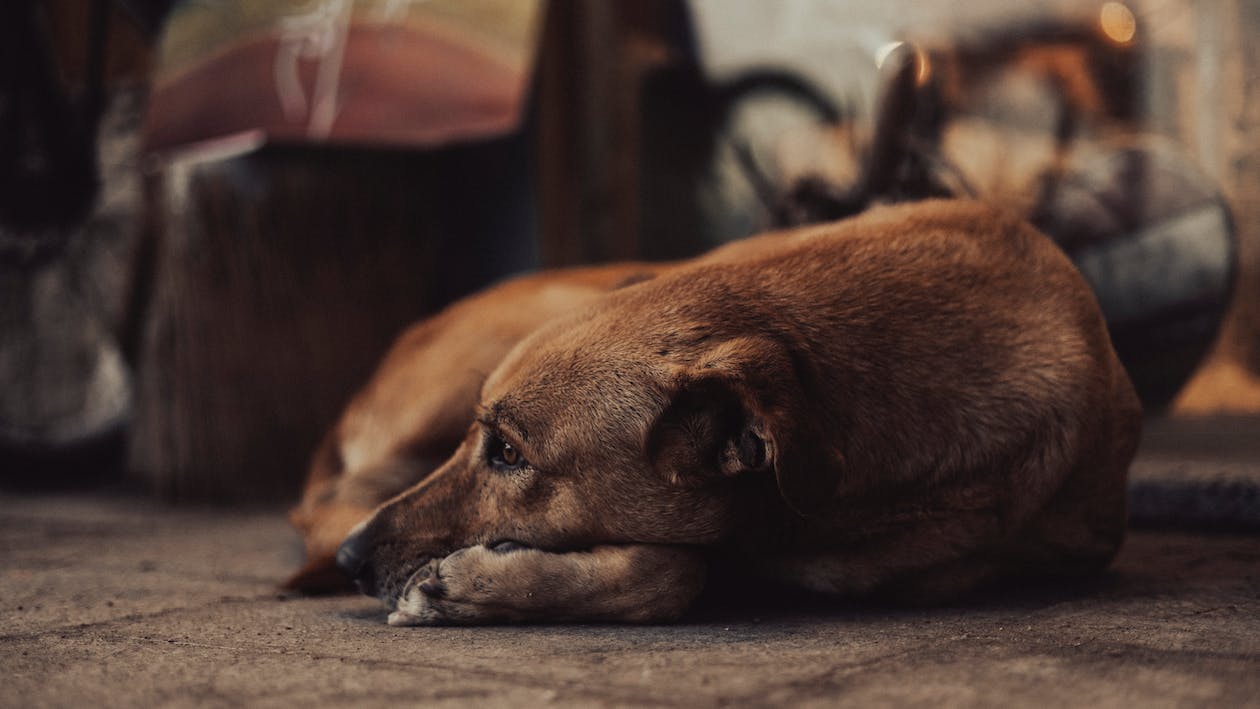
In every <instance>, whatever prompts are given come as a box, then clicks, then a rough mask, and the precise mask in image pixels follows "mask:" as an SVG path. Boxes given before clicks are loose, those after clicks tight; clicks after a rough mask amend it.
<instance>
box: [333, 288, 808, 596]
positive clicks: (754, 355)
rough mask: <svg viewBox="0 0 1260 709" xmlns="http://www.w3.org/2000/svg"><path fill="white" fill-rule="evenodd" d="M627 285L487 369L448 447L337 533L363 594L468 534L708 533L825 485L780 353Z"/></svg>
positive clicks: (561, 540) (713, 536) (559, 542)
mask: <svg viewBox="0 0 1260 709" xmlns="http://www.w3.org/2000/svg"><path fill="white" fill-rule="evenodd" d="M635 297H638V295H637V294H627V296H626V298H621V299H617V300H618V302H613V303H609V304H607V307H604V308H601V309H600V310H598V311H593V312H589V313H586V314H583V315H582V316H578V317H576V318H570V319H566V320H563V321H560V322H556V323H553V324H551V325H549V326H547V327H545V328H544V329H542V330H541V331H539V332H537V333H535V334H534V335H532V336H531V337H530V338H529V339H527V340H526V341H524V342H523V343H521V345H520V346H518V347H517V348H516V349H515V350H514V351H513V352H512V353H511V354H510V355H509V356H508V357H507V358H506V359H505V360H504V361H503V362H502V363H501V365H500V366H499V367H498V368H497V369H496V370H495V371H494V372H492V373H491V374H490V376H489V378H488V379H487V381H486V382H485V385H484V387H483V389H482V397H481V403H480V405H479V406H478V410H477V417H476V421H475V422H474V423H473V425H472V426H471V427H470V428H469V429H468V431H467V434H466V436H465V438H464V440H463V442H462V444H461V445H460V446H459V448H458V450H457V451H456V453H455V454H454V456H453V457H452V458H451V459H450V460H449V461H447V463H446V464H445V465H444V466H442V467H441V468H440V469H439V470H438V471H436V472H435V473H434V474H433V475H432V476H430V477H429V478H428V479H426V480H424V481H423V482H422V483H420V484H419V485H417V486H415V487H413V488H411V489H410V490H408V491H406V492H404V493H402V494H401V495H399V496H398V497H396V498H394V499H393V500H391V501H389V502H388V503H386V504H385V505H383V506H382V507H381V508H380V509H378V510H377V512H376V514H375V515H374V516H373V517H372V518H371V519H370V520H368V521H367V522H366V523H365V524H364V525H363V526H362V527H361V528H360V529H359V530H357V531H356V533H354V534H353V535H352V536H351V537H350V538H349V539H347V541H346V542H345V544H343V546H342V548H341V552H340V555H339V557H340V558H339V561H340V562H341V563H342V565H343V567H344V568H347V570H348V571H350V572H351V573H353V574H354V575H355V576H357V578H358V580H359V583H360V586H361V587H362V588H363V590H364V591H365V592H367V593H369V594H371V595H376V596H378V597H380V598H381V599H382V600H384V601H385V602H386V603H388V604H392V603H394V602H395V601H396V599H397V598H398V597H399V596H400V595H402V594H404V592H405V591H406V589H407V586H408V583H409V579H411V577H412V575H413V574H414V572H416V571H417V570H418V569H420V568H421V567H423V566H424V565H425V564H426V563H427V562H428V561H429V560H431V559H434V558H440V557H444V556H446V555H447V554H450V553H452V552H454V551H455V550H457V549H461V548H465V547H469V546H474V545H478V544H486V545H490V546H494V545H497V544H500V543H512V544H517V545H524V546H530V547H537V548H542V549H548V550H572V549H582V548H587V547H591V546H594V545H597V544H615V543H631V542H635V543H659V544H695V545H704V544H713V543H716V542H719V541H721V540H723V539H724V538H726V537H727V536H729V535H731V534H732V532H733V530H734V529H735V528H736V526H737V525H739V524H740V523H741V519H745V514H747V513H748V509H747V507H746V506H745V502H746V501H747V500H749V499H758V498H760V499H763V500H764V498H765V497H766V496H768V497H770V498H776V499H777V498H778V497H779V496H778V495H777V494H776V493H775V492H774V491H775V488H776V486H777V488H778V489H779V490H780V491H781V492H782V495H783V497H784V498H786V499H787V500H788V501H789V503H790V504H792V505H793V506H795V507H797V508H798V509H800V508H804V507H807V506H808V505H810V504H811V503H812V502H813V501H816V500H819V499H824V498H825V497H826V496H827V494H828V491H827V490H826V483H825V481H822V480H819V479H816V478H817V477H820V476H819V475H818V474H817V473H816V471H819V470H821V469H823V468H825V467H826V466H825V465H820V464H818V462H819V461H822V460H823V456H824V455H825V453H824V452H820V451H819V450H818V447H817V446H816V445H815V437H814V436H812V433H811V431H812V429H811V426H810V421H811V416H810V415H809V414H810V412H809V411H807V410H806V408H807V405H806V403H805V398H804V396H803V395H802V390H801V386H800V382H799V381H798V379H797V375H796V368H795V367H793V364H792V362H791V361H790V358H789V357H788V355H787V354H786V353H785V352H784V350H783V349H782V348H781V347H779V346H778V345H776V344H774V343H772V342H771V341H769V340H765V339H761V338H757V337H743V336H738V335H734V334H733V333H735V332H738V331H739V329H738V328H739V325H737V324H734V323H726V324H725V325H722V324H719V325H709V324H706V325H703V326H701V325H694V324H688V323H686V322H677V321H672V320H671V319H670V318H669V317H668V316H664V317H660V318H656V319H653V318H652V317H651V314H652V313H660V312H661V309H660V308H659V307H655V308H646V307H645V308H638V307H634V305H635V304H634V303H633V302H630V303H624V302H620V301H624V300H626V299H631V300H633V298H635ZM636 313H643V314H644V317H643V322H636V321H635V320H636V318H635V317H634V315H635V314H636ZM703 322H705V323H714V322H716V323H723V320H722V319H720V318H713V319H709V318H705V320H704V321H703ZM724 327H725V328H729V329H730V331H729V332H721V331H720V330H721V329H722V328H724ZM744 331H747V330H744ZM714 343H716V344H714ZM789 424H790V425H789ZM805 460H812V461H814V462H815V465H810V466H807V465H804V464H803V461H805ZM798 461H801V462H802V463H798ZM756 490H764V491H765V493H766V495H759V494H756V493H755V492H753V491H756ZM758 504H760V503H758Z"/></svg>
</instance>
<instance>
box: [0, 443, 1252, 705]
mask: <svg viewBox="0 0 1260 709" xmlns="http://www.w3.org/2000/svg"><path fill="white" fill-rule="evenodd" d="M1208 430H1209V432H1210V433H1212V435H1215V431H1216V429H1214V428H1212V427H1208ZM1249 435H1250V434H1248V436H1249ZM1153 440H1158V436H1156V437H1153ZM1248 440H1250V438H1248ZM1257 440H1258V441H1260V437H1257ZM1165 442H1167V441H1165ZM1174 443H1176V442H1175V441H1174ZM1248 445H1260V443H1256V444H1248ZM1178 448H1179V445H1171V446H1166V447H1165V449H1164V450H1163V451H1162V452H1159V451H1157V452H1156V453H1158V455H1156V454H1151V455H1150V456H1148V458H1147V459H1146V462H1145V463H1143V462H1142V461H1140V465H1139V469H1141V465H1144V464H1149V462H1150V461H1151V460H1159V461H1163V462H1164V463H1167V462H1168V461H1169V460H1170V458H1169V453H1168V451H1169V450H1173V451H1175V450H1177V449H1178ZM1205 450H1206V452H1207V453H1209V454H1211V455H1215V456H1218V457H1219V454H1220V451H1221V447H1220V446H1219V445H1215V446H1207V447H1206V448H1205ZM1151 456H1154V457H1153V458H1152V457H1151ZM1234 458H1235V459H1236V461H1235V462H1237V461H1244V460H1246V459H1247V458H1248V456H1245V455H1236V456H1234ZM1251 460H1252V462H1253V463H1258V462H1260V458H1254V459H1251ZM1178 465H1180V466H1181V467H1185V466H1186V465H1189V466H1191V467H1193V466H1194V465H1196V463H1195V462H1194V461H1193V460H1189V462H1185V461H1183V463H1179V464H1178ZM1171 467H1177V466H1171ZM1244 467H1247V466H1246V465H1244ZM1258 467H1260V465H1256V464H1252V465H1250V467H1249V468H1247V469H1248V470H1250V471H1252V473H1251V474H1254V473H1255V472H1256V471H1257V468H1258ZM1165 468H1169V466H1167V465H1165ZM1147 469H1148V470H1149V469H1150V468H1149V465H1148V468H1147ZM1169 469H1171V468H1169ZM1147 477H1148V478H1149V477H1150V476H1149V475H1148V476H1147ZM1156 477H1158V476H1156ZM1148 482H1149V480H1148ZM296 555H297V541H296V536H295V535H294V534H293V533H292V532H291V531H290V530H289V529H288V527H287V526H286V524H285V522H284V520H283V516H282V514H281V513H280V512H279V511H255V512H239V511H238V512H227V511H223V510H189V509H186V508H185V509H172V508H169V507H166V506H162V505H159V504H157V503H153V502H148V501H145V500H143V499H139V498H135V497H118V496H112V497H111V496H104V495H99V494H96V495H84V494H77V495H74V494H57V495H47V494H45V495H21V496H19V495H11V494H6V495H3V496H0V619H2V620H3V624H2V626H0V677H2V678H3V679H2V680H0V705H3V706H14V707H17V706H21V707H27V706H68V705H80V706H81V705H85V704H90V705H94V706H103V707H108V706H170V705H190V704H195V705H202V706H217V705H223V706H237V705H242V704H245V705H250V706H271V705H275V706H295V705H302V706H308V707H314V706H323V705H344V704H353V705H355V706H371V705H386V704H398V703H408V704H424V705H434V706H446V705H450V706H466V705H472V704H475V705H476V706H533V705H560V706H563V705H581V706H591V705H597V706H598V705H667V706H688V707H690V706H711V705H721V704H738V705H752V706H757V705H791V706H813V705H825V706H863V707H865V706H872V705H930V706H933V707H936V706H951V705H953V706H957V705H966V706H1003V707H1006V706H1018V705H1035V706H1038V707H1042V706H1051V707H1052V706H1068V705H1071V706H1143V707H1165V706H1167V707H1175V706H1223V707H1236V706H1260V535H1257V534H1255V530H1254V529H1252V530H1251V532H1250V533H1244V532H1240V531H1235V532H1216V533H1196V532H1187V531H1173V530H1170V529H1149V528H1148V529H1138V530H1135V531H1133V532H1132V533H1131V535H1130V538H1129V541H1128V543H1127V544H1126V546H1125V548H1124V550H1123V552H1122V553H1121V555H1120V557H1119V558H1118V559H1117V561H1116V563H1115V565H1114V566H1113V568H1112V570H1111V571H1110V572H1109V573H1107V574H1106V575H1104V576H1103V577H1101V578H1099V579H1097V580H1096V581H1092V582H1090V583H1088V584H1084V585H1077V586H1072V587H1041V588H1028V587H1022V588H1007V589H1003V590H995V591H992V592H988V593H986V594H984V595H983V596H980V597H977V598H975V599H973V600H971V601H969V602H967V603H966V604H963V605H959V606H954V607H948V608H932V609H906V608H896V607H890V606H883V605H878V604H854V603H837V602H820V601H817V600H808V599H792V600H789V601H782V600H779V601H775V600H767V599H762V600H751V601H750V600H744V601H738V602H736V601H727V602H725V603H721V604H717V605H715V606H711V607H709V608H707V609H705V610H702V611H700V612H698V613H697V614H695V615H693V616H692V617H691V618H689V619H688V620H687V621H686V622H683V623H681V624H678V625H673V626H656V627H637V626H618V625H585V626H535V627H490V628H390V627H387V626H386V625H385V624H384V619H385V614H384V611H383V610H382V609H381V608H380V607H379V606H378V605H377V604H376V602H375V601H373V600H371V599H367V598H361V597H348V596H347V597H327V598H314V599H282V598H280V597H278V596H277V595H276V594H275V593H274V592H273V586H274V584H275V583H276V581H277V580H278V579H280V578H282V577H283V576H284V574H285V573H286V572H287V571H289V570H290V567H291V565H292V564H294V563H295V562H296V560H297V557H296Z"/></svg>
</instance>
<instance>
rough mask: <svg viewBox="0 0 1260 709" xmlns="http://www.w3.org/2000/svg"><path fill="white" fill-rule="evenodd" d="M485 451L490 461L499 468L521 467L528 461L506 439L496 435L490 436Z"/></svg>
mask: <svg viewBox="0 0 1260 709" xmlns="http://www.w3.org/2000/svg"><path fill="white" fill-rule="evenodd" d="M486 453H487V454H488V457H489V458H490V463H491V464H493V465H494V466H495V467H499V468H513V469H515V468H523V467H525V466H526V465H528V463H527V462H526V461H525V456H523V455H521V452H520V451H518V450H516V448H515V447H514V446H513V445H512V444H511V443H508V442H507V441H505V440H503V439H502V438H499V437H498V436H491V438H490V440H489V442H488V445H487V446H486Z"/></svg>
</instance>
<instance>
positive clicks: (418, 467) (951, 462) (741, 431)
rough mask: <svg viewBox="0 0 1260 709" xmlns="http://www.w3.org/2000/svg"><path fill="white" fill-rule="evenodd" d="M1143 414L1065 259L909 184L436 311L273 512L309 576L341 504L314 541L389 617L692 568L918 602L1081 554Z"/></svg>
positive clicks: (499, 611) (432, 613)
mask: <svg viewBox="0 0 1260 709" xmlns="http://www.w3.org/2000/svg"><path fill="white" fill-rule="evenodd" d="M448 346H449V349H447V348H448ZM1140 421H1141V417H1140V408H1139V405H1138V403H1137V399H1136V396H1135V395H1134V392H1133V390H1132V386H1131V384H1130V383H1129V380H1128V377H1127V376H1126V374H1125V372H1124V370H1123V369H1122V367H1121V365H1120V364H1119V362H1118V361H1117V359H1116V356H1115V354H1114V352H1113V351H1112V349H1111V346H1110V342H1109V340H1108V335H1107V330H1106V328H1105V325H1104V323H1103V319H1102V316H1101V314H1100V312H1099V310H1098V306H1097V304H1096V302H1095V301H1094V298H1093V295H1092V294H1091V292H1090V290H1089V288H1088V287H1087V286H1086V284H1085V283H1084V281H1083V280H1082V279H1081V277H1080V276H1079V275H1078V274H1077V272H1076V270H1075V269H1074V268H1073V266H1072V264H1071V263H1070V262H1069V261H1068V260H1067V258H1066V257H1064V256H1063V254H1062V253H1061V252H1060V251H1059V250H1058V249H1057V248H1056V247H1055V246H1054V245H1053V244H1052V243H1051V242H1050V241H1049V240H1048V239H1047V238H1045V237H1044V236H1042V235H1040V234H1039V233H1037V232H1036V231H1035V230H1034V229H1032V228H1031V227H1029V226H1027V225H1026V224H1025V223H1023V222H1021V221H1019V220H1018V219H1016V218H1014V217H1012V216H1009V215H1006V214H1004V213H1002V212H999V211H997V210H995V209H993V208H990V207H985V206H982V205H980V204H976V203H966V202H945V201H937V202H925V203H918V204H914V205H903V206H895V207H882V208H876V209H874V210H872V211H869V212H867V213H866V214H864V215H862V216H859V217H856V218H853V219H849V220H846V221H842V222H838V223H834V224H828V225H823V226H816V227H808V228H803V229H798V230H794V231H790V232H784V233H778V234H770V235H766V236H762V237H756V238H752V239H748V240H745V241H741V242H736V243H733V244H730V245H727V246H725V247H722V248H720V249H718V250H716V251H713V252H711V253H710V254H708V255H705V256H702V257H700V258H698V259H696V260H694V261H690V262H684V263H679V264H672V265H664V266H648V265H642V264H638V265H629V266H613V267H606V268H602V269H591V270H583V271H571V272H564V273H560V274H556V275H551V276H548V275H542V276H535V277H532V278H527V279H524V280H520V281H515V282H512V283H509V284H507V285H505V286H502V287H500V288H498V289H495V290H492V291H489V292H487V293H485V294H483V295H480V296H477V297H474V298H472V299H470V300H468V301H465V302H463V303H460V304H457V305H455V306H453V307H452V308H451V309H449V310H448V311H446V312H444V313H442V314H441V315H439V316H437V317H436V318H434V319H433V320H431V321H429V322H427V323H424V324H422V325H420V326H418V327H417V328H416V329H414V330H412V331H411V332H409V333H408V334H406V335H405V336H404V337H403V338H402V339H401V340H400V342H399V343H398V344H397V345H396V346H395V347H394V349H393V351H392V352H391V353H390V354H389V356H388V357H387V358H386V360H385V362H384V364H383V365H382V367H381V369H380V371H378V373H377V374H376V376H375V378H374V379H373V381H372V382H371V383H370V384H369V385H368V387H367V388H366V389H365V390H364V391H363V392H362V393H361V394H360V395H359V396H358V397H357V398H356V399H355V400H354V402H353V403H352V404H351V406H350V407H349V409H348V410H347V412H346V414H345V416H344V417H343V418H342V420H341V421H340V422H339V423H338V425H337V427H336V428H335V429H334V431H333V433H332V434H331V435H330V436H329V438H328V440H327V441H326V442H325V444H324V446H323V447H322V448H321V450H320V453H319V454H318V455H317V459H316V464H315V466H314V471H313V473H312V476H311V482H310V483H309V485H308V489H307V494H306V496H305V499H304V501H303V503H302V504H301V505H300V506H299V508H298V509H297V510H296V511H295V513H294V519H295V521H296V522H297V523H298V525H299V527H301V528H303V529H304V530H306V535H307V542H308V551H309V553H310V557H311V559H312V566H308V568H307V569H306V570H305V571H304V572H303V573H304V574H306V575H307V577H308V578H311V579H314V578H317V577H319V575H320V573H321V572H320V571H319V570H318V569H319V568H325V569H326V568H327V557H328V554H329V552H330V550H331V545H332V540H333V539H334V538H335V537H337V536H339V535H340V534H341V533H342V532H343V531H344V530H346V529H347V528H348V527H349V526H350V525H352V524H354V523H355V521H356V520H358V519H359V518H364V517H366V518H365V519H363V521H362V522H359V523H358V524H357V527H356V528H355V529H354V530H353V532H352V533H351V534H350V536H349V537H348V538H347V539H346V540H345V541H344V543H342V545H341V547H340V551H339V552H338V553H337V562H338V564H339V565H340V567H341V568H342V569H343V570H344V571H345V572H346V574H348V575H349V576H353V577H355V578H356V580H357V582H358V584H359V586H360V588H361V589H362V590H363V591H364V592H366V593H368V594H369V595H374V596H377V597H378V598H380V599H381V600H382V601H383V602H384V603H385V604H386V605H387V606H388V607H389V608H390V609H392V611H393V612H392V613H391V614H390V616H389V621H390V623H391V624H396V625H412V624H433V623H482V622H500V621H517V620H619V621H658V620H668V619H673V618H677V617H678V616H679V615H680V614H681V613H682V612H683V611H684V610H685V609H686V608H687V607H688V606H689V604H690V603H691V602H692V601H693V599H694V598H695V597H696V595H697V594H698V593H699V591H700V590H701V588H702V586H703V584H704V580H705V571H706V566H707V565H708V564H710V563H734V564H738V568H739V569H741V571H742V572H743V573H744V574H745V575H746V576H747V577H748V578H749V580H753V579H755V578H757V577H762V578H768V579H771V580H774V581H777V582H783V583H788V584H794V585H797V586H800V587H804V588H806V589H811V590H814V591H820V592H825V593H836V594H865V593H874V592H879V593H885V594H890V595H893V596H896V597H900V598H906V599H914V600H940V599H947V598H950V597H953V596H955V595H957V594H959V593H961V592H964V591H966V590H968V589H970V588H972V587H974V586H975V585H977V584H979V583H981V582H984V581H986V580H989V579H992V578H994V577H996V576H1000V575H1010V574H1021V575H1024V574H1046V575H1065V574H1067V575H1071V574H1081V573H1088V572H1091V571H1095V570H1098V569H1100V568H1102V567H1104V566H1105V565H1106V564H1107V563H1108V562H1109V561H1110V560H1111V558H1112V557H1113V556H1114V554H1115V552H1116V551H1117V549H1118V547H1119V545H1120V543H1121V540H1122V537H1123V533H1124V526H1125V478H1126V471H1127V468H1128V465H1129V463H1130V461H1131V459H1132V457H1133V453H1134V449H1135V447H1136V444H1137V439H1138V435H1139V429H1140ZM450 448H454V453H453V455H452V456H451V457H450V458H449V459H448V460H445V462H440V461H441V459H442V458H443V456H444V454H445V451H446V450H448V449H450ZM413 483H414V484H413ZM408 485H411V487H409V488H407V489H405V490H404V491H402V492H401V493H400V494H397V495H396V496H393V497H392V499H388V501H387V502H385V503H384V504H383V505H381V506H379V507H375V505H376V504H377V503H378V502H381V501H382V500H385V499H386V498H388V497H389V496H390V495H392V494H393V493H395V492H398V491H399V490H402V489H403V488H404V487H406V486H408ZM374 508H375V509H374ZM373 509H374V511H373ZM301 580H302V574H299V576H298V577H297V578H296V579H295V581H301Z"/></svg>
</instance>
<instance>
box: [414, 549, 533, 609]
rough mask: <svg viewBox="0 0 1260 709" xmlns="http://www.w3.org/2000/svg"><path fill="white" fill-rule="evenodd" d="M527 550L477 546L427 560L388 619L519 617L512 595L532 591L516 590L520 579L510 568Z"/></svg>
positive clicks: (529, 593) (525, 593)
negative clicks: (512, 604) (514, 609)
mask: <svg viewBox="0 0 1260 709" xmlns="http://www.w3.org/2000/svg"><path fill="white" fill-rule="evenodd" d="M525 551H528V550H519V549H503V550H499V549H490V548H488V547H485V546H475V547H469V548H467V549H460V550H459V551H456V552H455V553H453V554H451V555H450V556H447V557H446V558H444V559H441V560H434V561H432V562H429V564H428V565H426V566H425V567H424V568H422V569H420V570H419V571H417V572H416V574H415V575H414V576H413V577H412V578H411V580H410V581H408V582H407V586H406V588H405V590H404V591H403V594H402V596H401V597H400V598H399V600H398V604H397V606H396V610H395V611H394V612H393V613H391V614H390V615H389V624H390V625H466V624H475V623H489V622H494V621H503V620H514V619H516V615H517V614H515V613H513V612H512V611H511V609H510V607H509V606H510V605H511V601H512V600H515V599H514V596H516V595H522V594H523V595H526V596H528V595H532V593H531V592H529V591H527V590H520V589H515V586H516V585H518V584H519V583H520V581H521V580H522V579H521V578H520V577H519V576H518V575H515V574H513V573H512V572H511V570H510V568H509V567H511V566H513V565H514V562H516V565H519V562H520V561H521V560H520V559H518V558H515V556H516V555H519V554H522V553H524V552H525ZM517 590H519V591H520V593H519V594H518V593H517V592H516V591H517Z"/></svg>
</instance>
